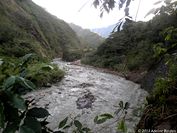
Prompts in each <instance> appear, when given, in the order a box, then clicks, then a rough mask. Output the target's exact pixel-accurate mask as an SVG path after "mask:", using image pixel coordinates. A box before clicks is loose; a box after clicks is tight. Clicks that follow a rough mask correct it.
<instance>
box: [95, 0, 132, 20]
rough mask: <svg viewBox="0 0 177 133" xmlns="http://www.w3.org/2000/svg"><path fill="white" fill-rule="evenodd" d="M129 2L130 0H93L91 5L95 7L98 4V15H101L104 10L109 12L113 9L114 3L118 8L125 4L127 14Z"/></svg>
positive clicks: (126, 14) (127, 14)
mask: <svg viewBox="0 0 177 133" xmlns="http://www.w3.org/2000/svg"><path fill="white" fill-rule="evenodd" d="M130 3H131V0H119V1H115V0H94V1H93V5H94V6H95V8H97V7H98V6H99V9H100V17H102V16H103V13H104V12H105V11H106V12H107V13H109V12H110V11H111V10H113V9H114V8H115V7H116V4H118V7H119V9H121V8H123V6H124V5H125V9H124V11H125V16H129V5H130Z"/></svg>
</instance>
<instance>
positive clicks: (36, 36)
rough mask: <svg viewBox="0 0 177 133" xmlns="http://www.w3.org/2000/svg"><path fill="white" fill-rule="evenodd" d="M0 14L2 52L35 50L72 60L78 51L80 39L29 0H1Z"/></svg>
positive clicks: (80, 47) (44, 55) (16, 52)
mask: <svg viewBox="0 0 177 133" xmlns="http://www.w3.org/2000/svg"><path fill="white" fill-rule="evenodd" d="M0 17H1V19H0V53H1V55H9V56H17V57H18V56H22V55H24V54H26V53H29V52H35V53H37V54H38V55H40V56H43V57H56V56H58V57H63V58H64V59H66V60H72V58H78V57H79V56H80V54H81V49H82V46H81V43H80V40H79V39H78V37H77V35H76V34H75V32H74V31H73V30H72V29H71V28H70V27H69V25H68V24H67V23H65V22H64V21H63V20H60V19H58V18H56V17H55V16H52V15H51V14H49V13H48V12H46V11H45V10H44V9H43V8H41V7H39V6H38V5H36V4H34V3H33V2H32V1H31V0H1V1H0Z"/></svg>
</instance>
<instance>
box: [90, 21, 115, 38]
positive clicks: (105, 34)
mask: <svg viewBox="0 0 177 133" xmlns="http://www.w3.org/2000/svg"><path fill="white" fill-rule="evenodd" d="M115 26H116V24H113V25H110V26H108V27H103V28H95V29H91V31H92V32H95V33H97V34H99V35H100V36H102V37H104V38H108V37H109V35H110V34H111V32H112V31H113V29H114V27H115Z"/></svg>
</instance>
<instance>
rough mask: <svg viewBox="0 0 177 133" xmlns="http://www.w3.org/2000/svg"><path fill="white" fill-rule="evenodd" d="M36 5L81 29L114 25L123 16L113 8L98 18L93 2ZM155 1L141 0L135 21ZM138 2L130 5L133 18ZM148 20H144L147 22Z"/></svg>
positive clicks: (43, 0) (59, 0)
mask: <svg viewBox="0 0 177 133" xmlns="http://www.w3.org/2000/svg"><path fill="white" fill-rule="evenodd" d="M33 1H34V2H35V3H36V4H38V5H40V6H42V7H43V8H45V9H46V10H47V11H48V12H50V13H51V14H53V15H55V16H57V17H58V18H60V19H63V20H64V21H66V22H69V23H74V24H77V25H80V26H81V27H83V28H100V27H106V26H108V25H111V24H115V23H116V22H117V21H118V20H119V19H120V18H121V17H123V16H124V12H123V11H119V10H118V8H115V9H114V10H113V11H112V12H110V13H109V14H107V13H105V14H104V16H103V18H100V17H99V14H100V12H99V10H98V9H95V8H94V6H93V5H92V2H93V0H33ZM155 1H157V0H141V5H140V10H139V13H138V17H137V20H144V16H145V14H146V13H147V12H148V11H149V10H150V9H152V7H153V3H154V2H155ZM138 2H139V0H134V1H133V2H132V3H131V8H130V13H131V15H132V16H133V17H135V14H136V11H137V8H138ZM147 19H148V18H146V20H147Z"/></svg>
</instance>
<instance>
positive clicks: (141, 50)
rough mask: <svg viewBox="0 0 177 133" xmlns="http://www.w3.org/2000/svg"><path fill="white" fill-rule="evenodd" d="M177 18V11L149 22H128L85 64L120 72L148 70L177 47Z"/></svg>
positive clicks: (85, 60) (84, 60) (85, 58)
mask: <svg viewBox="0 0 177 133" xmlns="http://www.w3.org/2000/svg"><path fill="white" fill-rule="evenodd" d="M176 19H177V17H176V13H175V12H174V13H173V14H170V15H168V14H160V15H157V16H156V17H154V18H153V19H152V20H150V21H149V22H126V23H125V24H124V27H123V30H122V31H120V32H115V33H112V35H110V36H109V38H107V39H106V40H105V42H103V43H102V45H100V46H99V47H98V49H97V50H96V52H94V53H93V54H89V55H88V56H86V57H84V58H83V59H82V62H83V63H85V64H90V65H93V66H97V67H103V68H110V69H113V70H116V71H127V70H128V71H137V70H138V71H139V70H140V71H147V70H148V69H149V68H150V67H151V66H152V65H153V64H154V63H155V62H156V61H157V60H158V59H159V57H161V55H163V54H164V53H166V52H167V51H172V50H173V49H175V48H176V44H175V43H174V41H175V38H176V30H175V28H176V27H177V24H176ZM170 27H171V28H170ZM164 38H166V39H164ZM170 38H173V42H172V39H170ZM168 39H170V40H168ZM171 46H173V47H171ZM166 50H167V51H166ZM158 55H159V57H158ZM119 67H121V68H119Z"/></svg>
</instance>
